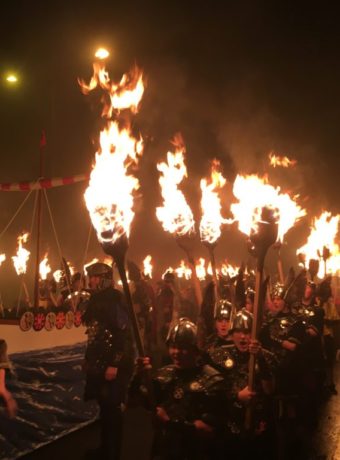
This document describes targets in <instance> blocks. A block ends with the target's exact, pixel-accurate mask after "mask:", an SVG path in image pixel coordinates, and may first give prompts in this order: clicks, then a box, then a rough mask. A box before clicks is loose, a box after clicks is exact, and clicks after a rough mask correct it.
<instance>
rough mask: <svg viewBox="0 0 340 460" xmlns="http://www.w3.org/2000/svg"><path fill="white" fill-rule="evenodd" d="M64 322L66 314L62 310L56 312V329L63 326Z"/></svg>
mask: <svg viewBox="0 0 340 460" xmlns="http://www.w3.org/2000/svg"><path fill="white" fill-rule="evenodd" d="M65 323H66V316H65V313H64V312H63V311H58V313H57V314H56V321H55V327H56V328H57V329H59V330H60V329H62V328H63V327H64V326H65Z"/></svg>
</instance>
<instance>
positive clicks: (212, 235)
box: [200, 160, 231, 301]
mask: <svg viewBox="0 0 340 460" xmlns="http://www.w3.org/2000/svg"><path fill="white" fill-rule="evenodd" d="M219 166H220V163H219V161H218V160H213V162H212V167H211V177H210V181H209V182H208V180H207V179H202V180H201V190H202V199H201V208H202V218H201V222H200V237H201V241H202V243H203V244H204V245H205V246H206V248H207V249H208V252H209V257H210V263H211V269H212V277H213V281H214V285H215V286H214V290H215V301H217V300H218V299H219V297H220V293H219V289H218V281H217V270H216V260H215V252H214V251H215V248H216V245H217V242H218V240H219V238H220V236H221V226H222V224H226V223H231V222H230V220H228V219H223V217H222V215H221V208H222V206H221V200H220V198H219V196H218V191H219V190H220V189H221V188H222V187H223V186H224V185H225V184H226V179H225V178H224V177H223V176H222V174H221V173H220V172H219V171H218V169H219Z"/></svg>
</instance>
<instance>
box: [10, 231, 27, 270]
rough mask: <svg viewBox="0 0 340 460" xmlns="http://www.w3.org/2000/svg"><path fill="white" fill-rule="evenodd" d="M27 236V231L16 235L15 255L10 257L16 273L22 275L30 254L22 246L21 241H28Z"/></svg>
mask: <svg viewBox="0 0 340 460" xmlns="http://www.w3.org/2000/svg"><path fill="white" fill-rule="evenodd" d="M28 236H29V234H28V233H23V234H22V235H19V236H18V249H17V255H16V256H13V257H12V260H13V264H14V268H15V271H16V272H17V274H18V275H23V274H24V273H26V269H27V262H28V259H29V257H30V254H31V253H30V252H29V251H28V250H27V249H26V248H24V247H23V243H27V241H28Z"/></svg>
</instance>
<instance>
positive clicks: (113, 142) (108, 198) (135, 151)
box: [84, 122, 143, 243]
mask: <svg viewBox="0 0 340 460" xmlns="http://www.w3.org/2000/svg"><path fill="white" fill-rule="evenodd" d="M100 145H101V150H100V152H98V153H96V164H95V166H94V168H93V170H92V172H91V176H90V182H89V186H88V188H87V189H86V191H85V195H84V196H85V202H86V206H87V209H88V211H89V213H90V216H91V220H92V224H93V225H94V227H95V229H96V231H97V236H98V239H99V241H100V242H101V243H103V242H111V243H114V242H115V241H117V240H118V239H119V238H120V237H121V236H122V235H124V234H126V235H127V237H129V235H130V226H131V223H132V220H133V218H134V212H133V210H132V208H133V192H134V191H135V190H137V189H138V188H139V182H138V179H136V178H135V177H134V176H132V175H129V174H128V173H127V170H128V168H129V167H130V166H131V165H135V164H137V157H138V155H141V153H142V148H143V143H142V140H139V141H137V140H136V139H134V138H133V137H132V135H131V132H130V130H129V129H128V128H125V129H122V130H120V129H119V127H118V124H117V123H116V122H110V123H109V126H108V128H107V129H105V130H104V131H102V132H101V133H100Z"/></svg>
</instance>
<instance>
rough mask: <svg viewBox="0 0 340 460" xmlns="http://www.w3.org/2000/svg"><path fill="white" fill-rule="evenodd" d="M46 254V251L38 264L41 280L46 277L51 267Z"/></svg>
mask: <svg viewBox="0 0 340 460" xmlns="http://www.w3.org/2000/svg"><path fill="white" fill-rule="evenodd" d="M47 255H48V254H47V253H46V254H45V255H44V258H43V260H42V261H41V262H40V264H39V274H40V278H41V279H42V280H45V279H46V278H47V275H48V274H49V273H51V267H50V265H49V263H48V257H47Z"/></svg>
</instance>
